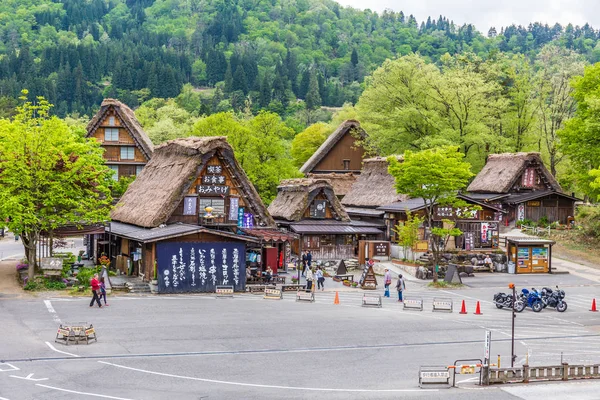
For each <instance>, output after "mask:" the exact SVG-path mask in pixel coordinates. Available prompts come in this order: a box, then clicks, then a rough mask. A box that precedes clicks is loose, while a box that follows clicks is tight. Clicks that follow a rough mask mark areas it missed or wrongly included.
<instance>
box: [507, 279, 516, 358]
mask: <svg viewBox="0 0 600 400" xmlns="http://www.w3.org/2000/svg"><path fill="white" fill-rule="evenodd" d="M508 288H509V289H512V296H513V301H512V335H511V340H510V342H511V343H510V367H511V368H513V367H514V366H515V359H516V358H517V356H516V355H515V318H516V317H517V316H516V314H515V303H516V302H517V296H516V289H515V284H514V283H509V284H508Z"/></svg>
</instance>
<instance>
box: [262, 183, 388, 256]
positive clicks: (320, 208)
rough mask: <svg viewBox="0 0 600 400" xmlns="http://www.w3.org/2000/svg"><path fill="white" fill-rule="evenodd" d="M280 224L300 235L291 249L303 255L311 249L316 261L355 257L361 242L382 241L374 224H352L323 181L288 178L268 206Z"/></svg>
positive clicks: (332, 192) (381, 232)
mask: <svg viewBox="0 0 600 400" xmlns="http://www.w3.org/2000/svg"><path fill="white" fill-rule="evenodd" d="M269 212H270V213H271V215H272V216H273V218H274V219H275V221H276V223H277V225H279V226H280V227H282V228H285V229H287V230H289V231H291V232H294V233H296V234H298V235H299V240H298V241H297V242H295V243H294V245H293V246H292V249H293V251H294V252H295V253H296V254H298V255H300V254H301V253H302V252H303V251H305V250H310V251H311V253H312V255H313V259H314V260H342V259H348V258H352V257H354V256H355V255H356V252H357V249H358V241H359V240H367V239H379V238H381V236H382V235H383V231H381V230H380V229H378V228H377V227H376V226H373V224H369V223H362V222H360V221H359V222H353V221H351V220H350V217H349V216H348V214H347V213H346V211H345V210H344V207H342V205H341V204H340V202H339V200H338V198H337V197H336V195H335V193H334V191H333V188H332V186H331V184H330V183H329V181H327V180H324V179H307V178H303V179H289V180H284V181H282V182H281V184H280V185H279V187H278V188H277V197H276V198H275V200H273V202H272V203H271V205H270V206H269Z"/></svg>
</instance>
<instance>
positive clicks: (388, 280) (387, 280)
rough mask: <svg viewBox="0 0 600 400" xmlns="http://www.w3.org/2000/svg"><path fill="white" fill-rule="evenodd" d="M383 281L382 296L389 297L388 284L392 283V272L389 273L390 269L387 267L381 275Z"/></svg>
mask: <svg viewBox="0 0 600 400" xmlns="http://www.w3.org/2000/svg"><path fill="white" fill-rule="evenodd" d="M383 283H384V287H385V292H384V293H383V297H390V285H391V284H392V274H390V270H389V269H387V268H386V269H385V274H384V275H383Z"/></svg>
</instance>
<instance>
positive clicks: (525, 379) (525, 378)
mask: <svg viewBox="0 0 600 400" xmlns="http://www.w3.org/2000/svg"><path fill="white" fill-rule="evenodd" d="M523 383H529V365H527V364H525V365H523Z"/></svg>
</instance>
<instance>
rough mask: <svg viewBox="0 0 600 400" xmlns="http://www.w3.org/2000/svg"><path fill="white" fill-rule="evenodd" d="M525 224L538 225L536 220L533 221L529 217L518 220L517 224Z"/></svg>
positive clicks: (519, 225)
mask: <svg viewBox="0 0 600 400" xmlns="http://www.w3.org/2000/svg"><path fill="white" fill-rule="evenodd" d="M523 225H524V226H536V225H537V224H536V223H535V222H533V221H532V220H530V219H527V218H525V219H520V220H518V221H517V226H518V227H521V226H523Z"/></svg>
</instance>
